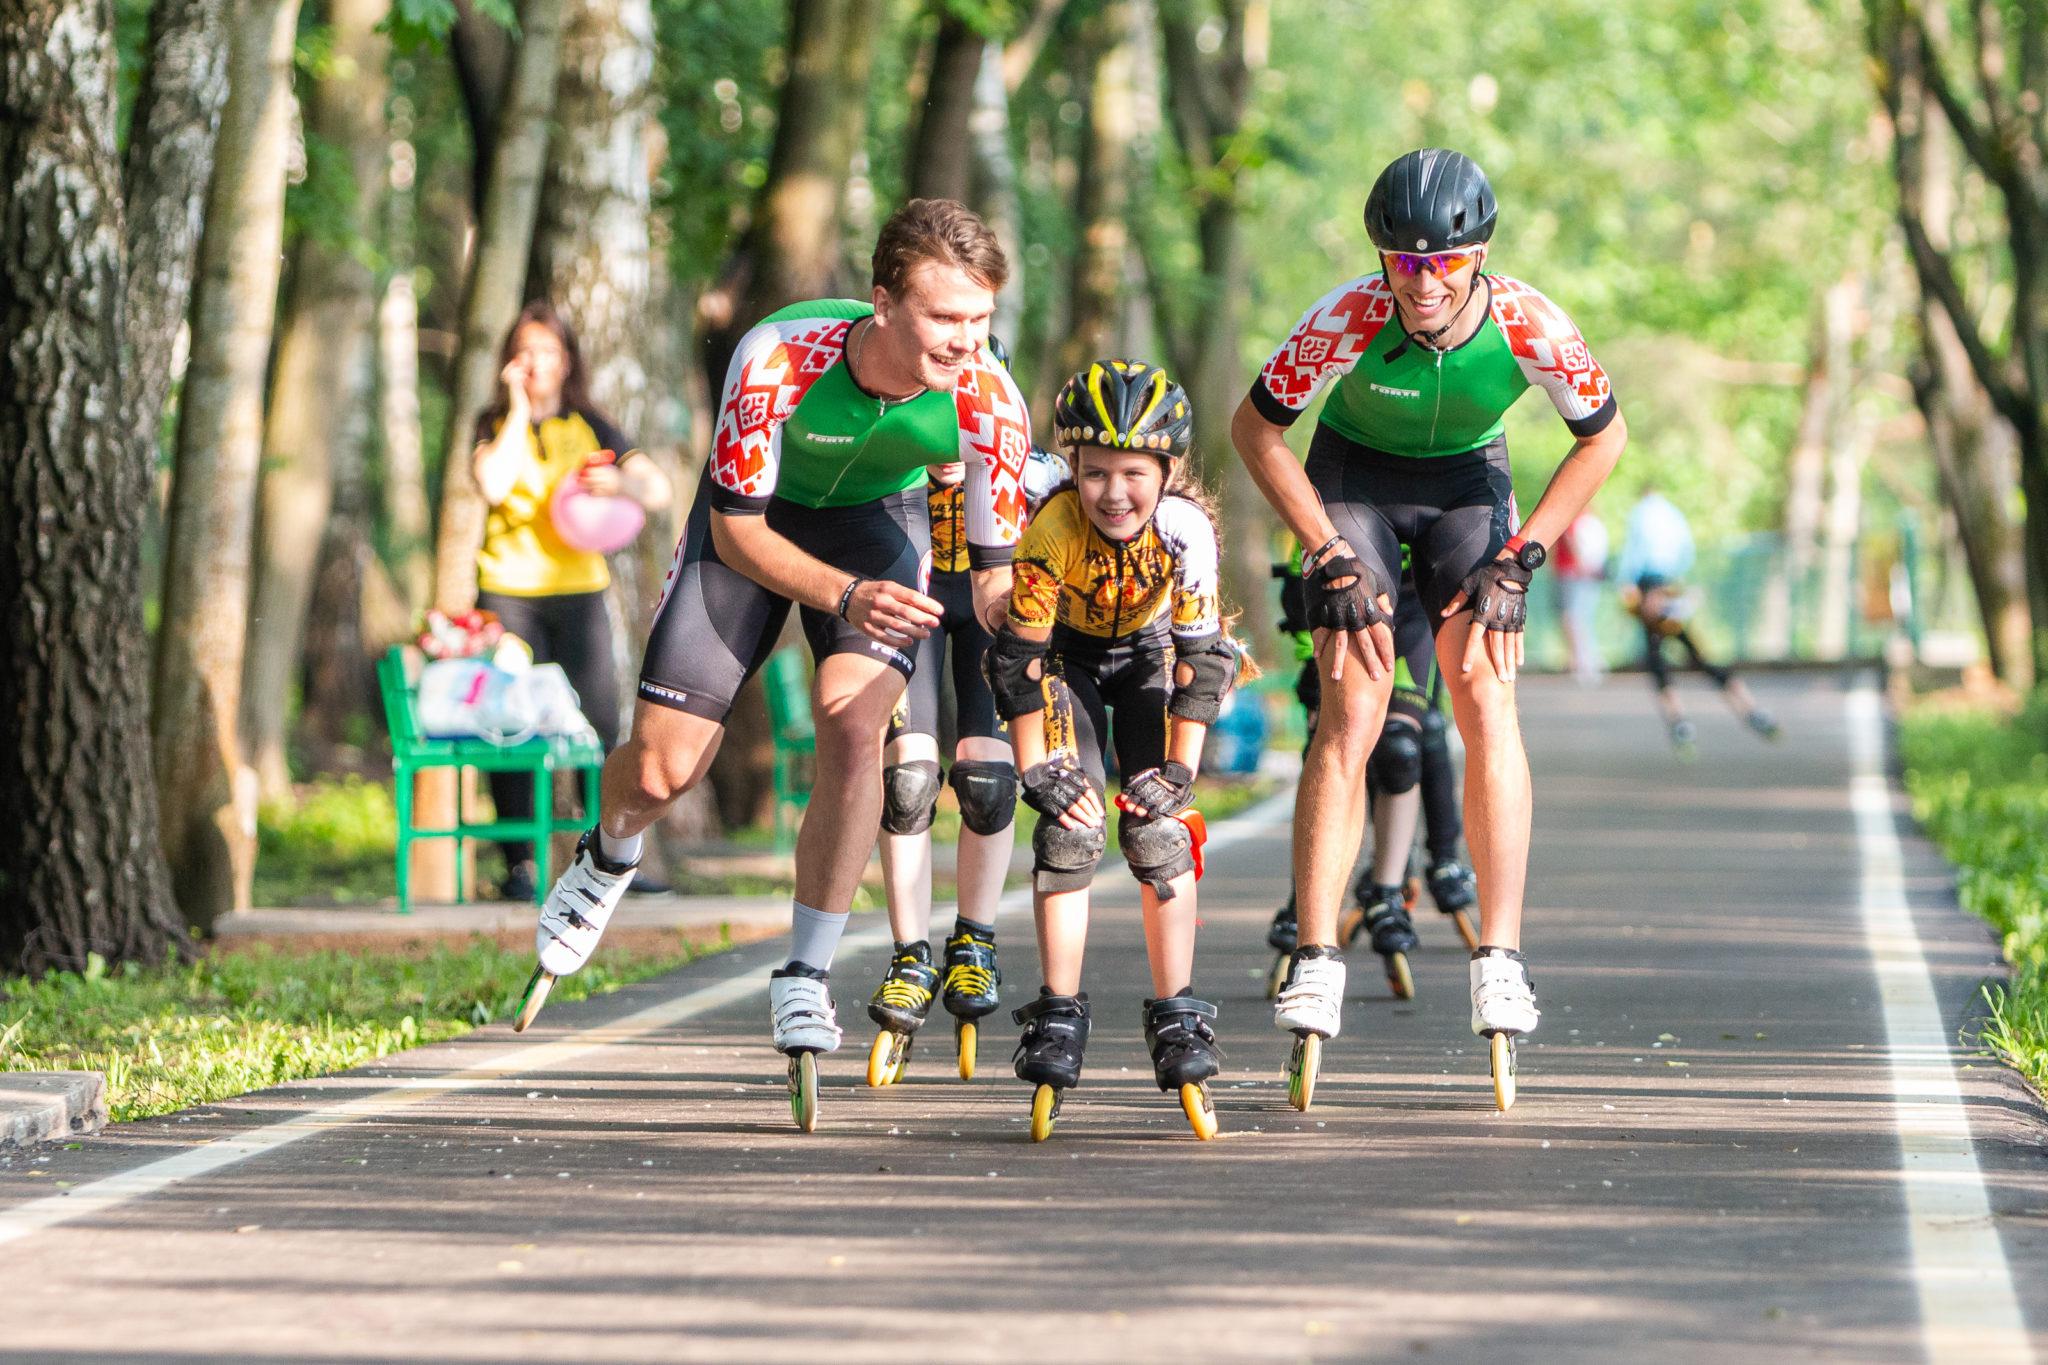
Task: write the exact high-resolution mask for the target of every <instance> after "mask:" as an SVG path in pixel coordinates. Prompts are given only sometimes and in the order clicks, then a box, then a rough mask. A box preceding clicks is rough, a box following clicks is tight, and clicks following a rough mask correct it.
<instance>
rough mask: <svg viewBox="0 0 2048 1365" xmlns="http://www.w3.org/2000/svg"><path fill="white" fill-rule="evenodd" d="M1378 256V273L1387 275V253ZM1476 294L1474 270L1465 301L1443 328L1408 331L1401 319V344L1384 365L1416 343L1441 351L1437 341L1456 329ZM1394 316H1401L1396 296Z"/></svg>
mask: <svg viewBox="0 0 2048 1365" xmlns="http://www.w3.org/2000/svg"><path fill="white" fill-rule="evenodd" d="M1379 255H1380V271H1381V273H1382V274H1385V273H1387V253H1386V252H1384V251H1382V252H1381V253H1380V254H1379ZM1478 292H1479V272H1478V271H1477V270H1474V271H1473V272H1472V283H1471V284H1469V285H1467V286H1466V287H1465V301H1464V302H1463V303H1461V304H1459V305H1458V306H1457V307H1456V308H1455V309H1453V310H1452V312H1451V316H1450V319H1449V320H1448V321H1447V322H1445V323H1444V325H1443V326H1441V327H1437V328H1433V329H1432V330H1430V331H1427V332H1415V331H1410V330H1409V328H1408V319H1407V318H1405V317H1403V318H1401V331H1402V337H1401V344H1400V345H1398V346H1396V347H1395V348H1394V349H1393V350H1391V351H1388V352H1387V361H1386V363H1387V364H1389V365H1391V364H1393V363H1394V362H1395V361H1396V360H1399V359H1400V358H1401V356H1402V354H1403V353H1404V352H1405V351H1407V349H1408V348H1409V347H1410V346H1411V345H1413V344H1415V343H1416V342H1418V341H1419V342H1421V343H1422V345H1423V346H1424V348H1425V349H1428V350H1432V351H1440V350H1442V349H1443V348H1442V347H1441V346H1438V345H1437V342H1438V340H1439V339H1441V338H1442V337H1443V336H1444V335H1445V334H1446V333H1448V332H1449V331H1450V330H1451V329H1452V328H1453V327H1456V326H1457V325H1458V319H1460V318H1462V317H1464V316H1465V310H1466V309H1467V308H1470V307H1471V306H1472V298H1473V296H1474V295H1475V294H1477V293H1478ZM1394 314H1395V316H1396V317H1400V314H1401V300H1400V298H1399V297H1398V296H1396V297H1395V299H1394Z"/></svg>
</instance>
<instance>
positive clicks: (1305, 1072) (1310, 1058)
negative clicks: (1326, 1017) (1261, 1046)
mask: <svg viewBox="0 0 2048 1365" xmlns="http://www.w3.org/2000/svg"><path fill="white" fill-rule="evenodd" d="M1322 1067H1323V1035H1322V1034H1320V1033H1303V1034H1299V1035H1297V1036H1296V1038H1295V1040H1294V1052H1293V1055H1291V1056H1290V1057H1289V1058H1288V1059H1287V1102H1288V1103H1289V1104H1291V1105H1293V1106H1294V1107H1295V1108H1296V1109H1298V1110H1300V1111H1301V1112H1302V1113H1304V1114H1306V1113H1307V1112H1308V1107H1309V1105H1311V1104H1313V1103H1314V1102H1315V1098H1316V1073H1318V1072H1319V1071H1321V1070H1322Z"/></svg>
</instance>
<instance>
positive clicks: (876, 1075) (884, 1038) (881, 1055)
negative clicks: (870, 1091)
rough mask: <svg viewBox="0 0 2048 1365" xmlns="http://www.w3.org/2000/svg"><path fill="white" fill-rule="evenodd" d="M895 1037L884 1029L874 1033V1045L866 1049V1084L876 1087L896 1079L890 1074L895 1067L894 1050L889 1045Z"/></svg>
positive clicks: (878, 1087)
mask: <svg viewBox="0 0 2048 1365" xmlns="http://www.w3.org/2000/svg"><path fill="white" fill-rule="evenodd" d="M895 1037H896V1035H895V1034H893V1033H891V1032H889V1031H888V1030H887V1029H884V1030H883V1031H882V1032H880V1033H877V1034H876V1035H875V1043H874V1046H873V1047H870V1048H869V1049H868V1084H869V1085H870V1086H872V1087H874V1088H876V1089H880V1088H881V1087H882V1086H885V1085H887V1084H888V1083H889V1082H890V1081H893V1080H895V1079H896V1078H895V1076H893V1075H892V1074H890V1073H891V1072H893V1071H894V1070H895V1068H896V1057H895V1051H896V1050H895V1048H894V1047H892V1046H891V1045H890V1044H891V1042H892V1041H893V1040H894V1039H895Z"/></svg>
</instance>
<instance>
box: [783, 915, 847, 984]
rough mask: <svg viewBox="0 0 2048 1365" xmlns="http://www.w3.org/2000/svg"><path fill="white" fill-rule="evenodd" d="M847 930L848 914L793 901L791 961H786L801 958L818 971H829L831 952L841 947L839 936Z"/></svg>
mask: <svg viewBox="0 0 2048 1365" xmlns="http://www.w3.org/2000/svg"><path fill="white" fill-rule="evenodd" d="M845 932H846V916H845V915H829V914H827V913H825V912H824V911H823V910H813V909H812V908H811V907H810V906H808V905H803V904H797V903H792V904H791V906H790V910H789V961H788V962H785V963H784V964H783V965H784V966H785V967H786V966H790V965H792V964H794V963H798V962H801V963H803V964H804V966H806V967H811V968H814V969H816V970H817V971H821V972H825V971H830V970H831V969H832V955H833V954H834V953H836V952H838V951H839V936H840V935H841V934H843V933H845Z"/></svg>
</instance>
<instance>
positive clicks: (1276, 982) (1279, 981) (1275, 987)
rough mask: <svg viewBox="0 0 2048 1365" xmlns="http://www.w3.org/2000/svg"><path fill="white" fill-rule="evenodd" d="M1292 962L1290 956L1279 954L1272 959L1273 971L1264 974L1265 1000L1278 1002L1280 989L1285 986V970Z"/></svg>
mask: <svg viewBox="0 0 2048 1365" xmlns="http://www.w3.org/2000/svg"><path fill="white" fill-rule="evenodd" d="M1291 961H1292V957H1291V955H1290V954H1287V953H1281V954H1279V955H1278V956H1276V957H1275V958H1274V959H1273V969H1272V970H1271V971H1269V972H1267V973H1266V998H1267V999H1268V1000H1278V999H1279V998H1280V988H1281V987H1283V986H1285V985H1286V984H1287V968H1288V965H1289V963H1290V962H1291Z"/></svg>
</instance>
